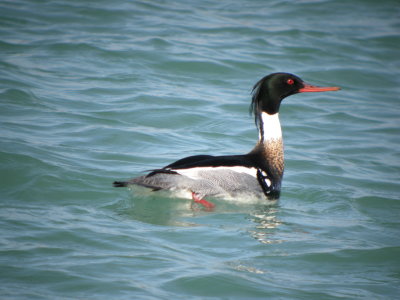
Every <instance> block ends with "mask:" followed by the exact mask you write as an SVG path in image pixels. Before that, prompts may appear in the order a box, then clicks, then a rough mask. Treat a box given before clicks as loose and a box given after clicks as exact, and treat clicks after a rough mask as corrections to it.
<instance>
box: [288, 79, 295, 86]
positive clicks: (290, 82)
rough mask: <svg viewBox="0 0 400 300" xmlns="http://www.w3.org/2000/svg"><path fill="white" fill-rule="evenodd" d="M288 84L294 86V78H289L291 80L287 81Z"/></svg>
mask: <svg viewBox="0 0 400 300" xmlns="http://www.w3.org/2000/svg"><path fill="white" fill-rule="evenodd" d="M286 83H287V84H289V85H292V84H294V80H293V79H292V78H289V79H288V80H287V81H286Z"/></svg>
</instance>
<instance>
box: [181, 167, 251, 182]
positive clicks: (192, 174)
mask: <svg viewBox="0 0 400 300" xmlns="http://www.w3.org/2000/svg"><path fill="white" fill-rule="evenodd" d="M224 170H226V171H230V172H236V173H245V174H248V175H251V176H253V177H254V178H257V169H256V168H246V167H241V166H234V167H225V166H223V167H197V168H190V169H174V170H173V171H175V172H177V173H179V174H181V175H183V176H187V177H189V178H191V179H194V180H198V179H202V178H203V176H202V173H204V172H213V171H220V172H221V173H223V171H224Z"/></svg>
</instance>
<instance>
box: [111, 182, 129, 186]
mask: <svg viewBox="0 0 400 300" xmlns="http://www.w3.org/2000/svg"><path fill="white" fill-rule="evenodd" d="M113 186H114V187H126V186H128V181H114V182H113Z"/></svg>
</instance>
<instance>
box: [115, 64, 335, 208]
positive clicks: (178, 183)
mask: <svg viewBox="0 0 400 300" xmlns="http://www.w3.org/2000/svg"><path fill="white" fill-rule="evenodd" d="M339 89H340V88H339V87H320V86H315V85H311V84H308V83H306V82H304V81H303V80H302V79H301V78H300V77H298V76H296V75H293V74H290V73H283V72H279V73H272V74H269V75H267V76H265V77H263V78H261V79H260V80H259V81H257V82H256V84H255V85H254V86H253V89H252V92H251V95H252V97H251V105H250V111H251V113H253V114H254V118H255V124H256V126H257V128H258V141H257V143H256V145H255V146H254V148H253V149H252V150H251V151H250V152H248V153H246V154H236V155H222V156H216V155H194V156H188V157H185V158H182V159H179V160H177V161H175V162H173V163H171V164H169V165H167V166H164V167H162V168H159V169H153V170H150V171H148V173H147V174H146V175H143V176H139V177H135V178H132V179H130V180H127V181H114V183H113V185H114V187H129V186H142V187H145V188H149V189H151V190H152V191H154V192H156V191H161V190H166V191H171V192H180V193H181V194H182V192H183V194H185V195H186V196H185V198H189V199H191V200H192V201H193V202H194V203H199V204H200V205H202V206H203V207H204V208H205V209H207V210H213V209H214V207H215V204H214V203H212V202H211V201H209V200H207V199H209V198H234V199H240V197H244V195H246V196H251V197H255V198H257V199H261V200H264V199H265V200H266V201H272V200H277V199H279V197H280V193H281V187H282V178H283V173H284V151H283V139H282V128H281V124H280V120H279V108H280V105H281V103H282V100H283V99H285V98H287V97H289V96H291V95H295V94H298V93H307V92H328V91H337V90H339Z"/></svg>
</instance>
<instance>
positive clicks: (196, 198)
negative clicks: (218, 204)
mask: <svg viewBox="0 0 400 300" xmlns="http://www.w3.org/2000/svg"><path fill="white" fill-rule="evenodd" d="M192 199H193V201H194V202H195V203H199V204H201V205H203V207H204V208H205V209H206V210H207V211H212V210H213V209H214V208H215V204H214V203H212V202H209V201H207V200H206V199H201V198H200V197H199V196H198V195H197V194H196V193H195V192H192Z"/></svg>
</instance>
